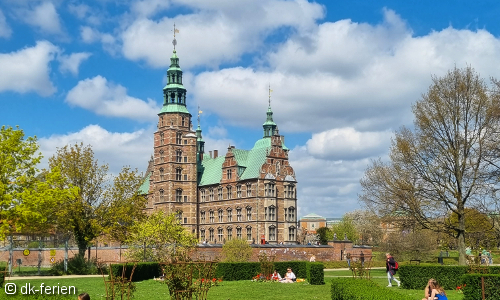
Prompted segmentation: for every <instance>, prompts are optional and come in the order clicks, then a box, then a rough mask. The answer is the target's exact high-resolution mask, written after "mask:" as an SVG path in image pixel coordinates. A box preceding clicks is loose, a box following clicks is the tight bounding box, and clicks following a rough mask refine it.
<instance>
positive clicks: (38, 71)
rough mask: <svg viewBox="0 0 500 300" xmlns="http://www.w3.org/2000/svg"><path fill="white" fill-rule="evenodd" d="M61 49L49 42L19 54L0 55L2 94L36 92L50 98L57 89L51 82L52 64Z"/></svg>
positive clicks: (43, 42)
mask: <svg viewBox="0 0 500 300" xmlns="http://www.w3.org/2000/svg"><path fill="white" fill-rule="evenodd" d="M57 52H59V49H58V48H57V47H56V46H54V45H53V44H51V43H50V42H47V41H39V42H37V43H36V45H35V46H34V47H30V48H24V49H21V50H18V51H17V52H11V53H5V54H3V53H0V66H2V72H0V92H2V91H15V92H19V93H27V92H36V93H38V94H39V95H41V96H44V97H45V96H50V95H52V94H53V93H54V92H55V91H56V88H55V87H54V85H53V84H52V82H51V81H50V76H49V74H50V62H51V61H52V60H53V59H54V56H55V54H56V53H57Z"/></svg>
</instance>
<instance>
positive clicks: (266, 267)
mask: <svg viewBox="0 0 500 300" xmlns="http://www.w3.org/2000/svg"><path fill="white" fill-rule="evenodd" d="M274 258H275V256H273V255H267V252H266V251H261V252H260V253H259V263H260V274H261V275H263V276H264V278H266V279H267V278H269V279H270V278H271V275H272V274H273V271H274ZM269 279H268V280H269Z"/></svg>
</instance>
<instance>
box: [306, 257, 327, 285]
mask: <svg viewBox="0 0 500 300" xmlns="http://www.w3.org/2000/svg"><path fill="white" fill-rule="evenodd" d="M307 282H309V284H312V285H322V284H325V272H324V267H323V264H322V263H320V262H317V263H307Z"/></svg>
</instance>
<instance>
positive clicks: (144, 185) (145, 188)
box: [139, 173, 151, 195]
mask: <svg viewBox="0 0 500 300" xmlns="http://www.w3.org/2000/svg"><path fill="white" fill-rule="evenodd" d="M149 178H151V173H149V174H148V175H147V176H146V178H144V181H143V182H142V184H141V186H140V187H139V194H141V195H146V194H147V193H149Z"/></svg>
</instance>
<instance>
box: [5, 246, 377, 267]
mask: <svg viewBox="0 0 500 300" xmlns="http://www.w3.org/2000/svg"><path fill="white" fill-rule="evenodd" d="M251 247H252V250H253V254H252V258H251V261H258V258H257V257H258V254H259V253H260V252H261V251H266V252H267V253H268V254H269V255H275V256H276V258H275V260H276V261H292V260H309V259H310V258H311V256H312V255H314V256H315V257H316V261H339V260H345V255H346V254H347V253H350V254H352V255H359V254H361V252H362V253H363V254H364V255H365V256H367V257H370V256H371V254H372V249H371V247H367V246H353V245H352V242H350V241H331V242H329V243H328V245H269V244H267V245H251ZM24 250H25V249H22V248H15V249H14V250H13V256H14V266H17V259H21V260H22V266H37V265H38V260H39V257H41V261H42V266H44V267H49V266H50V265H51V261H60V260H63V259H64V248H42V249H39V248H29V249H28V250H29V252H30V253H29V254H28V255H24V253H23V252H24ZM126 251H127V249H126V248H125V247H123V248H122V249H120V248H119V247H98V248H97V249H96V248H95V247H93V248H91V250H90V257H91V258H93V259H95V258H96V257H97V259H98V261H105V262H113V261H115V262H119V261H120V257H121V259H122V260H125V253H126ZM221 252H222V244H200V245H198V247H197V251H195V256H196V257H202V258H204V259H208V260H211V259H217V258H220V256H221ZM120 253H121V254H120ZM77 254H78V249H77V248H70V249H69V251H68V257H69V258H71V257H73V256H75V255H77ZM85 255H86V257H87V256H88V255H89V252H88V251H87V252H86V253H85ZM196 257H194V258H196ZM8 260H9V251H8V249H6V248H0V261H4V262H6V261H8Z"/></svg>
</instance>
